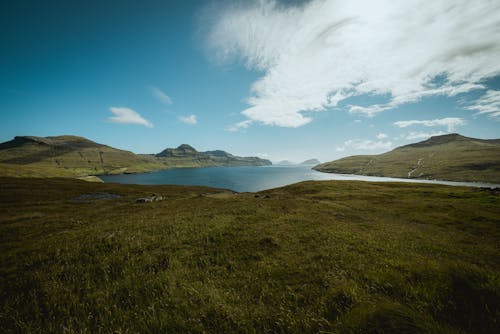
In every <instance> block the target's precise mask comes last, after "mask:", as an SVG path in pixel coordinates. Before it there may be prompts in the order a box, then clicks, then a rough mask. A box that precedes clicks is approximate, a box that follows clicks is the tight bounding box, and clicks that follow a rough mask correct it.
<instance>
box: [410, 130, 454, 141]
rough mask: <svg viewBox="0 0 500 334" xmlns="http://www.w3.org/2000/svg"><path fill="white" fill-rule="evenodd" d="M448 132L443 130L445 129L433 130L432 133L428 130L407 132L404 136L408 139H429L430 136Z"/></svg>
mask: <svg viewBox="0 0 500 334" xmlns="http://www.w3.org/2000/svg"><path fill="white" fill-rule="evenodd" d="M445 134H446V132H443V131H437V132H431V133H427V132H410V133H409V134H407V135H406V136H404V138H405V139H406V140H422V139H427V138H430V137H433V136H442V135H445Z"/></svg>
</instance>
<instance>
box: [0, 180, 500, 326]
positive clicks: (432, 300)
mask: <svg viewBox="0 0 500 334" xmlns="http://www.w3.org/2000/svg"><path fill="white" fill-rule="evenodd" d="M152 193H155V194H157V195H161V196H163V197H164V200H163V201H160V202H153V203H136V201H135V200H136V199H137V198H140V197H144V196H148V195H151V194H152ZM85 194H87V196H81V195H85ZM88 194H90V195H91V196H88ZM92 194H94V195H92ZM95 194H101V195H95ZM102 194H108V195H102ZM109 194H112V195H119V196H121V197H119V198H116V197H115V196H110V195H109ZM93 196H95V197H96V198H94V199H93V198H92V197H93ZM100 196H101V197H106V196H109V197H113V198H109V199H106V198H104V199H99V198H98V197H100ZM499 305H500V196H499V194H498V191H496V192H495V191H492V190H482V189H475V188H462V187H447V186H440V185H419V184H398V183H365V182H350V181H349V182H347V181H324V182H303V183H299V184H295V185H290V186H287V187H284V188H279V189H274V190H269V191H264V192H260V193H256V194H254V193H242V194H232V193H231V192H227V191H222V190H216V189H210V188H202V187H180V186H132V185H113V184H101V183H87V182H84V181H78V180H69V179H22V178H1V179H0V328H1V329H2V330H1V331H2V333H52V332H55V333H99V332H101V333H179V332H185V333H317V332H321V333H498V332H500V320H499V319H500V306H499Z"/></svg>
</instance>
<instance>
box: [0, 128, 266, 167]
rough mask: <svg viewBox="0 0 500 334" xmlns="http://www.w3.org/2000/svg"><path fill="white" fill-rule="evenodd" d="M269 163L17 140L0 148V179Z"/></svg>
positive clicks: (84, 142) (181, 150) (74, 140)
mask: <svg viewBox="0 0 500 334" xmlns="http://www.w3.org/2000/svg"><path fill="white" fill-rule="evenodd" d="M270 164H271V162H270V161H269V160H264V159H260V158H257V157H237V156H234V155H232V154H230V153H227V152H224V151H208V152H197V151H196V150H195V149H194V148H192V147H191V146H189V145H186V144H184V145H181V146H179V147H178V148H176V149H166V150H164V151H162V152H161V153H159V154H157V155H148V154H134V153H132V152H129V151H124V150H119V149H116V148H112V147H109V146H106V145H102V144H98V143H95V142H93V141H91V140H88V139H86V138H82V137H77V136H57V137H34V136H19V137H15V138H14V139H13V140H11V141H8V142H5V143H1V144H0V175H3V176H17V177H55V176H61V177H81V176H86V175H103V174H122V173H141V172H150V171H154V170H159V169H166V168H179V167H207V166H263V165H270Z"/></svg>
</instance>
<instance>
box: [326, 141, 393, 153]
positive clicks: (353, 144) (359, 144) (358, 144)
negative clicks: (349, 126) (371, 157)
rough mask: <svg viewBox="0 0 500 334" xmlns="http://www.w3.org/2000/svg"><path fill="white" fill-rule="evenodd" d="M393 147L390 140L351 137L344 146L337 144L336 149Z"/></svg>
mask: <svg viewBox="0 0 500 334" xmlns="http://www.w3.org/2000/svg"><path fill="white" fill-rule="evenodd" d="M391 147H392V142H390V141H382V140H379V141H373V140H363V139H349V140H347V141H345V142H344V144H343V145H342V146H337V147H336V151H338V152H343V151H345V150H346V149H354V150H359V151H381V150H388V149H390V148H391Z"/></svg>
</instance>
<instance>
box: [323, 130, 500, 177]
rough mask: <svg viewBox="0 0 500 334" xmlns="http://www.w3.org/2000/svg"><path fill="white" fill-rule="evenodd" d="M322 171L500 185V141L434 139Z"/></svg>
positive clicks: (341, 161) (332, 164) (325, 165)
mask: <svg viewBox="0 0 500 334" xmlns="http://www.w3.org/2000/svg"><path fill="white" fill-rule="evenodd" d="M314 169H316V170H318V171H320V172H328V173H344V174H360V175H374V176H390V177H402V178H421V179H437V180H450V181H472V182H474V181H480V182H491V183H500V139H492V140H483V139H475V138H468V137H464V136H461V135H458V134H450V135H443V136H436V137H431V138H430V139H428V140H425V141H423V142H419V143H416V144H410V145H406V146H401V147H398V148H396V149H394V150H392V151H390V152H387V153H384V154H379V155H357V156H351V157H347V158H342V159H339V160H336V161H332V162H326V163H323V164H320V165H318V166H316V167H314Z"/></svg>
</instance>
